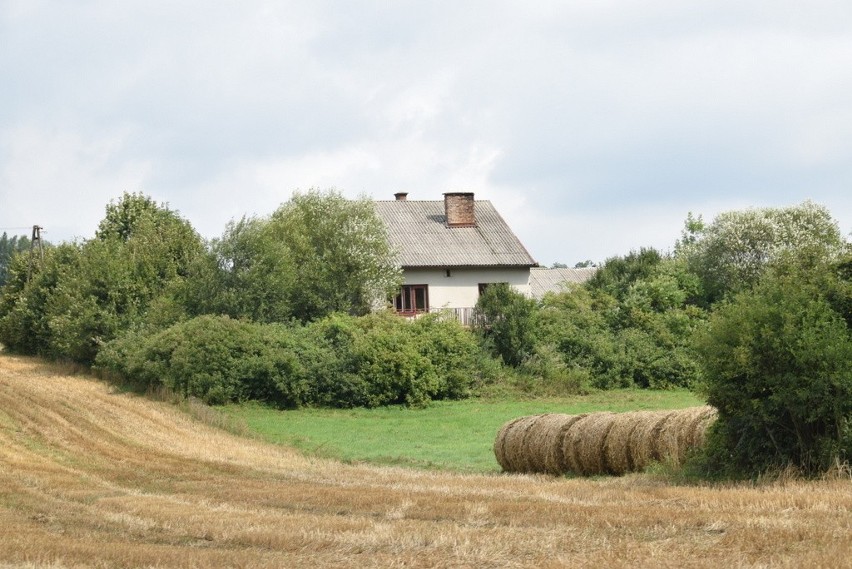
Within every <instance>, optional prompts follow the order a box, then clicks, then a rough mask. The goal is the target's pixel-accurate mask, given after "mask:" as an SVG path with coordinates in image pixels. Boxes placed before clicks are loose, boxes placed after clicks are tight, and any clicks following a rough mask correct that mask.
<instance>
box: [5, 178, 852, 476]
mask: <svg viewBox="0 0 852 569" xmlns="http://www.w3.org/2000/svg"><path fill="white" fill-rule="evenodd" d="M9 241H10V240H8V239H6V240H5V241H0V244H3V246H4V247H5V248H6V249H9V248H10V247H9V245H8V243H9ZM18 243H19V242H18ZM11 249H12V250H15V246H14V245H13V246H11ZM21 249H22V247H21V246H20V245H19V244H18V245H17V250H18V251H20V250H21ZM4 250H5V249H4ZM0 253H2V250H0ZM9 257H10V258H9V260H8V261H6V262H5V264H4V265H3V267H4V268H5V269H6V272H5V273H4V278H5V279H6V282H5V285H4V286H3V288H2V291H0V342H2V343H3V344H4V345H5V347H6V348H7V349H10V350H13V351H16V352H20V353H27V354H38V355H43V356H47V357H51V358H56V359H67V360H72V361H75V362H80V363H83V364H85V365H89V366H94V368H95V369H98V370H100V371H101V372H102V373H105V374H110V375H114V376H117V377H120V378H122V379H124V380H132V381H135V382H138V383H140V384H141V385H142V386H143V387H144V386H149V387H156V386H166V387H168V388H170V389H172V390H174V391H175V392H177V393H180V394H183V395H186V396H195V397H199V398H201V399H203V400H205V401H207V402H210V403H224V402H228V401H240V400H245V399H256V400H261V401H266V402H268V403H270V404H274V405H278V406H281V407H294V406H301V405H323V406H338V407H347V406H376V405H386V404H394V403H404V404H410V405H420V404H425V403H427V402H428V401H431V400H434V399H442V398H458V397H466V396H469V395H471V394H475V393H477V392H480V391H481V390H482V389H483V388H489V389H492V388H494V387H495V386H496V387H500V386H503V387H510V388H511V389H514V390H518V389H522V390H526V391H529V392H532V393H538V394H540V393H567V392H578V391H584V390H589V389H610V388H622V387H643V388H655V389H665V388H673V387H687V388H690V389H693V390H697V391H699V392H701V393H703V394H704V395H705V396H706V398H707V400H708V402H709V403H710V404H711V405H714V406H715V407H716V408H717V409H718V410H719V421H718V423H717V427H715V429H714V432H713V434H712V435H711V438H710V444H709V446H708V450H707V453H706V454H705V456H704V457H703V460H704V462H703V463H702V464H703V467H704V468H705V469H706V470H707V471H723V470H725V469H729V470H731V471H736V472H754V471H759V470H760V469H763V468H767V467H769V466H771V465H777V464H783V463H793V464H796V465H798V466H800V467H801V468H803V469H804V470H805V471H808V472H817V471H821V470H824V469H825V468H827V467H828V466H829V465H830V464H831V463H832V461H835V462H836V461H844V460H848V459H849V448H850V443H852V426H850V415H852V335H850V326H852V255H850V246H849V243H848V242H847V240H846V239H845V238H844V236H843V235H842V234H841V232H840V230H839V228H838V226H837V223H836V222H835V221H834V220H833V219H832V217H831V215H830V213H829V212H828V211H827V210H826V209H825V208H823V207H821V206H818V205H815V204H812V203H809V202H805V203H803V204H801V205H798V206H794V207H788V208H766V209H753V210H744V211H735V212H727V213H724V214H722V215H719V216H718V217H717V218H716V219H714V220H713V221H712V222H711V223H705V222H704V221H703V219H702V218H700V217H693V216H692V215H690V216H689V217H688V218H687V220H686V223H685V225H684V231H683V233H682V235H681V238H680V239H679V240H678V241H677V243H675V244H674V246H673V248H672V250H671V251H670V252H666V253H663V252H660V251H657V250H654V249H650V248H643V249H639V250H637V251H632V252H630V253H628V254H626V255H624V256H618V257H613V258H611V259H607V260H606V261H605V262H604V263H602V264H601V266H600V267H599V268H598V270H597V271H596V273H595V275H594V277H593V278H592V279H591V280H590V281H589V282H588V283H586V284H585V285H582V286H575V287H572V288H568V289H566V290H564V291H562V292H560V293H557V294H549V295H547V296H546V297H545V298H544V299H542V300H540V301H536V300H533V299H530V298H526V297H524V296H523V295H520V294H518V293H516V292H514V291H513V290H512V289H510V288H509V287H508V286H500V285H496V286H491V287H488V288H487V290H486V291H485V292H484V293H483V295H482V296H481V298H480V301H479V303H478V304H477V307H476V311H477V317H476V318H474V322H476V323H477V324H476V325H475V326H474V329H473V330H465V329H463V328H462V327H461V325H460V324H458V323H457V322H456V321H454V320H452V319H449V318H443V317H441V315H431V316H428V317H424V318H420V319H417V320H415V321H413V322H410V321H407V320H404V319H401V318H396V317H394V316H392V315H390V314H388V313H385V312H382V311H381V310H377V309H379V308H381V300H382V299H386V298H390V297H391V295H392V294H393V293H394V292H395V291H396V290H397V289H398V287H399V285H400V283H401V272H400V269H399V268H398V267H397V266H396V265H395V264H394V261H393V251H392V250H391V249H390V247H389V245H388V241H387V237H386V233H385V229H384V226H383V224H382V222H381V221H380V220H379V219H378V217H377V216H376V214H375V211H374V208H373V204H372V202H371V201H370V200H368V199H366V198H360V199H358V200H347V199H345V198H343V196H342V195H341V194H339V193H338V192H335V191H319V190H311V191H308V192H306V193H297V194H294V196H293V197H292V198H291V199H290V200H289V201H287V202H285V203H284V204H282V205H281V206H280V207H279V208H278V209H277V210H276V211H275V212H273V213H272V214H271V215H269V216H263V217H243V218H242V219H240V220H235V221H232V222H231V223H229V224H228V225H227V227H226V228H225V230H224V232H223V234H222V236H221V237H219V238H217V239H213V240H210V241H205V240H203V239H202V238H201V237H200V236H199V235H198V233H197V232H196V231H195V230H194V229H193V228H192V226H191V225H190V223H189V222H188V221H187V220H185V219H184V218H182V217H181V216H180V214H179V213H178V212H176V211H173V210H171V209H170V208H169V207H168V205H167V204H158V203H156V202H154V201H153V200H152V199H151V198H149V197H147V196H145V195H143V194H124V195H123V196H122V197H121V198H120V199H118V200H116V201H113V202H111V203H110V204H108V205H107V207H106V215H105V217H104V219H103V220H102V221H101V222H100V224H99V226H98V229H97V232H96V234H95V236H94V238H92V239H89V240H84V241H79V242H72V243H60V244H56V245H54V246H50V247H48V248H47V249H46V251H45V258H44V260H43V262H42V263H40V264H39V266H38V267H37V270H35V271H32V272H31V271H30V270H29V266H28V263H27V260H28V259H27V256H26V255H23V254H20V253H18V254H15V253H12V254H10V255H9ZM0 260H2V259H0Z"/></svg>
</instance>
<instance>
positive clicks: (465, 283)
mask: <svg viewBox="0 0 852 569" xmlns="http://www.w3.org/2000/svg"><path fill="white" fill-rule="evenodd" d="M403 275H404V276H405V283H404V284H409V285H422V284H425V285H428V286H429V308H430V309H432V310H434V309H438V308H472V307H473V306H474V305H476V301H477V300H479V283H509V285H510V286H512V288H514V289H515V290H517V291H518V292H520V293H521V294H524V295H526V296H530V295H531V294H532V292H531V289H530V270H529V269H528V268H511V269H505V268H504V269H479V268H477V269H450V276H449V277H448V276H447V271H446V269H405V270H404V271H403Z"/></svg>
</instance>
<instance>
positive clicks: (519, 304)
mask: <svg viewBox="0 0 852 569" xmlns="http://www.w3.org/2000/svg"><path fill="white" fill-rule="evenodd" d="M536 311H537V306H536V302H535V301H534V300H532V299H530V298H527V297H526V296H524V295H523V294H521V293H520V292H518V291H516V290H515V289H513V288H512V287H510V286H509V285H508V284H507V283H496V284H492V285H489V286H488V288H486V289H485V291H484V292H483V293H482V295H481V296H480V297H479V300H478V301H477V303H476V307H475V308H474V318H473V321H474V330H476V332H477V333H478V334H479V337H480V338H481V339H482V340H483V342H484V344H485V345H486V346H488V348H489V349H490V351H491V352H492V353H493V354H494V355H495V356H498V357H500V358H502V359H503V362H504V363H506V364H507V365H510V366H519V365H520V364H521V363H522V362H523V361H524V360H525V359H526V358H528V357H529V356H531V355H532V353H533V350H534V348H535V315H536Z"/></svg>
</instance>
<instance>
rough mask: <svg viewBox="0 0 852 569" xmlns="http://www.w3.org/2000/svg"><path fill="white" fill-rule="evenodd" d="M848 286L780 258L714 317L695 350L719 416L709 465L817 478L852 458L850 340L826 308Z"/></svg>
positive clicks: (829, 271) (823, 270) (838, 316)
mask: <svg viewBox="0 0 852 569" xmlns="http://www.w3.org/2000/svg"><path fill="white" fill-rule="evenodd" d="M848 285H849V283H848V282H843V281H842V280H840V279H838V278H837V273H836V272H835V271H834V270H833V268H830V267H826V266H825V265H823V266H815V267H808V268H807V269H804V270H803V269H802V268H801V264H800V263H799V262H797V261H796V260H791V259H786V260H785V261H784V262H782V263H780V264H778V265H776V266H775V267H774V269H773V270H771V271H770V272H769V273H768V274H767V275H765V276H764V278H763V279H762V280H761V282H760V283H759V284H758V285H757V286H756V287H755V288H754V289H753V290H751V291H748V292H743V293H740V294H738V295H737V296H736V297H735V298H734V299H733V300H732V301H730V302H728V303H725V304H723V305H721V306H720V307H719V308H718V309H717V310H716V312H715V314H714V315H713V316H712V318H711V320H710V328H709V330H708V331H707V333H706V334H704V335H703V336H702V337H701V339H700V341H699V342H698V349H699V352H700V354H701V356H702V360H703V366H704V370H705V376H706V379H705V384H704V390H705V392H706V395H707V400H708V403H709V404H711V405H713V406H715V407H716V408H717V409H718V410H719V423H718V427H716V428H715V429H713V431H712V433H711V444H710V446H709V447H708V448H709V449H711V450H710V451H709V452H710V453H711V456H709V457H707V458H708V463H709V464H716V465H720V467H721V468H724V469H727V470H729V471H732V472H734V473H743V474H755V473H758V472H760V471H761V470H764V469H767V468H773V467H784V466H787V465H793V466H796V467H798V468H800V469H801V470H803V471H804V472H806V473H816V472H819V471H823V470H825V469H827V468H829V467H830V466H831V465H832V464H834V463H835V462H836V461H838V460H839V461H841V462H842V461H845V460H849V459H850V458H852V456H850V454H849V453H850V450H849V449H850V448H852V446H850V445H852V433H850V417H852V333H850V326H849V323H848V321H847V320H846V319H844V315H843V314H842V313H840V312H838V311H837V310H836V309H835V306H837V305H842V302H835V303H832V302H831V299H835V300H837V299H838V298H842V297H846V295H848V294H849V290H850V289H849V286H848Z"/></svg>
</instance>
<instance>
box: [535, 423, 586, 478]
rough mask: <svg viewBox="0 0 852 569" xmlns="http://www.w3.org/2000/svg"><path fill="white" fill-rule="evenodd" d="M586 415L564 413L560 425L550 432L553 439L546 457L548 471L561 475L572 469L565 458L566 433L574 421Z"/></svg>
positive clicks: (545, 465) (545, 462)
mask: <svg viewBox="0 0 852 569" xmlns="http://www.w3.org/2000/svg"><path fill="white" fill-rule="evenodd" d="M585 416H586V413H582V414H580V415H564V416H563V419H562V421H561V422H560V424H559V427H558V428H557V429H554V430H553V431H550V432H549V433H548V435H549V436H551V437H553V439H552V440H551V441H550V443H549V444H548V447H547V448H548V453H547V456H546V457H545V459H544V468H545V471H546V472H547V473H549V474H556V475H559V474H565V473H566V472H569V471H570V470H571V469H570V468H569V467H568V464H567V462H566V460H565V453H564V448H565V447H564V441H565V435H566V434H567V433H568V431H569V430H570V429H571V426H572V425H573V424H574V423H576V422H577V421H579V420H580V419H582V418H583V417H585Z"/></svg>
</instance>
